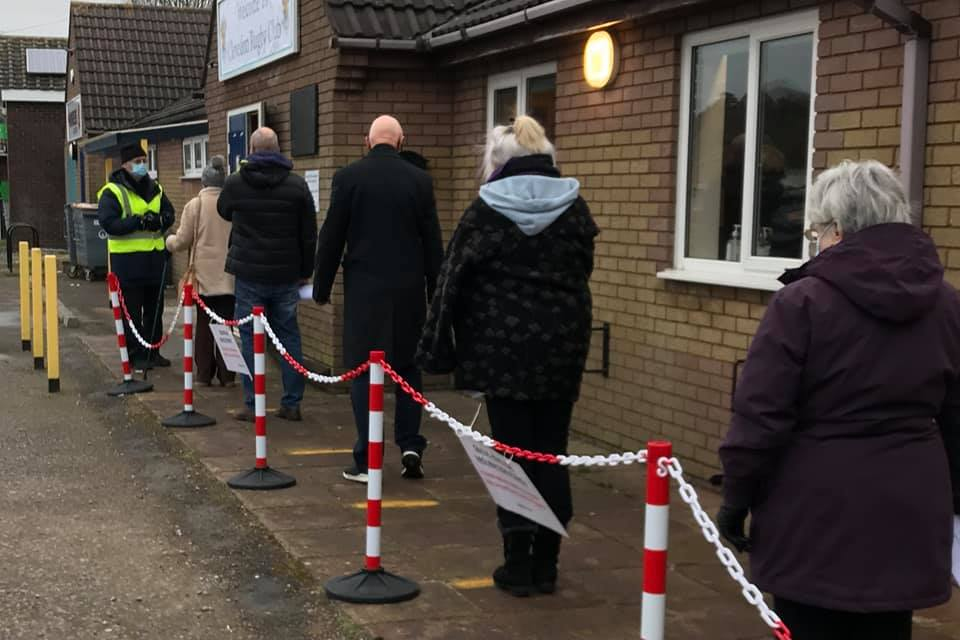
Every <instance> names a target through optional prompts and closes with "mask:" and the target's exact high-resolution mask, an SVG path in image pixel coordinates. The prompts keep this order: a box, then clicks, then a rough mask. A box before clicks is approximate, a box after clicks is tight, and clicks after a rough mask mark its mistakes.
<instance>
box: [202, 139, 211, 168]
mask: <svg viewBox="0 0 960 640" xmlns="http://www.w3.org/2000/svg"><path fill="white" fill-rule="evenodd" d="M209 159H210V140H209V139H204V141H203V166H207V162H208V161H209Z"/></svg>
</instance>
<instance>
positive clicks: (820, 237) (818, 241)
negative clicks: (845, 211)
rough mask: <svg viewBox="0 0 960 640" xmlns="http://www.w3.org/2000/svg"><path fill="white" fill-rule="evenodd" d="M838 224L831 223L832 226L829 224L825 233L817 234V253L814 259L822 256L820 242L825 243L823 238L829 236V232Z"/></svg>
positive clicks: (824, 230)
mask: <svg viewBox="0 0 960 640" xmlns="http://www.w3.org/2000/svg"><path fill="white" fill-rule="evenodd" d="M836 224H837V223H836V222H831V223H830V224H828V225H827V226H825V227H824V228H823V231H821V232H820V233H818V234H817V252H816V253H815V254H813V255H814V257H816V256H818V255H820V251H821V249H820V242H821V241H823V236H825V235H827V231H828V230H830V229H832V228H833V227H834V225H836Z"/></svg>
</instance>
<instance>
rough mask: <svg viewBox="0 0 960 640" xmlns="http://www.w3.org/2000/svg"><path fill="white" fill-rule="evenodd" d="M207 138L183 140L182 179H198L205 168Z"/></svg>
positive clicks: (195, 137)
mask: <svg viewBox="0 0 960 640" xmlns="http://www.w3.org/2000/svg"><path fill="white" fill-rule="evenodd" d="M208 145H209V138H208V137H207V136H193V137H192V138H184V139H183V143H182V146H183V177H184V178H199V177H200V175H201V174H202V173H203V168H204V167H205V166H207V147H208Z"/></svg>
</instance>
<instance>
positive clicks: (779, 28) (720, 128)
mask: <svg viewBox="0 0 960 640" xmlns="http://www.w3.org/2000/svg"><path fill="white" fill-rule="evenodd" d="M818 21H819V19H818V14H817V11H816V10H813V11H804V12H801V13H794V14H789V15H786V16H780V17H774V18H768V19H763V20H757V21H752V22H743V23H739V24H736V25H731V26H728V27H722V28H719V29H712V30H709V31H703V32H698V33H693V34H690V35H688V36H686V37H685V38H684V40H683V50H682V59H681V65H682V67H681V69H682V70H681V73H682V76H681V103H680V132H679V134H680V135H679V146H678V157H677V208H676V242H675V247H674V269H672V270H669V271H665V272H662V273H660V274H658V275H659V276H660V277H661V278H666V279H675V280H685V281H692V282H705V283H708V284H720V285H729V286H745V287H750V288H757V289H769V290H775V289H777V288H779V285H778V284H777V282H776V277H777V276H778V275H780V274H781V273H782V272H783V270H784V269H786V268H791V267H796V266H799V265H800V264H801V263H802V262H803V261H804V260H805V259H807V258H808V257H809V247H808V246H807V243H806V242H805V241H804V238H803V232H804V229H805V228H806V219H807V215H806V208H807V193H808V191H809V187H810V183H811V177H812V167H811V164H812V163H811V160H812V153H813V128H814V110H813V107H814V98H815V87H816V51H817V36H816V34H817V26H818Z"/></svg>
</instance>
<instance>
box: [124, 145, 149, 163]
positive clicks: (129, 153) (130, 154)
mask: <svg viewBox="0 0 960 640" xmlns="http://www.w3.org/2000/svg"><path fill="white" fill-rule="evenodd" d="M146 155H147V152H146V151H144V150H143V147H142V146H140V143H139V142H135V143H133V144H128V145H126V146H125V147H123V148H122V149H120V164H124V163H125V162H129V161H131V160H133V159H134V158H141V157H144V156H146Z"/></svg>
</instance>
